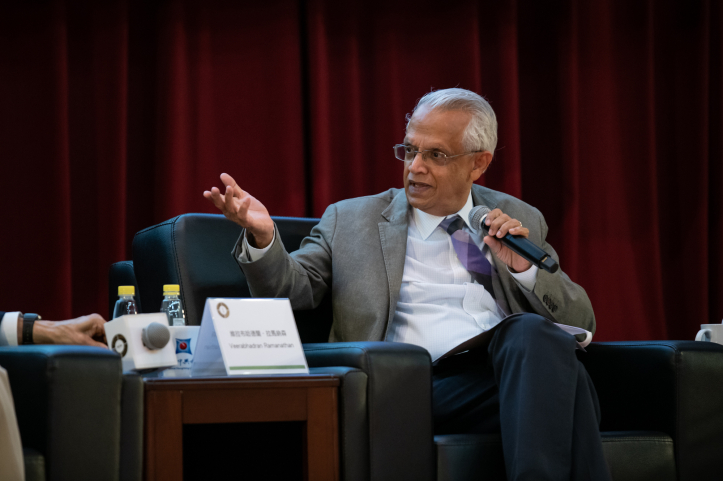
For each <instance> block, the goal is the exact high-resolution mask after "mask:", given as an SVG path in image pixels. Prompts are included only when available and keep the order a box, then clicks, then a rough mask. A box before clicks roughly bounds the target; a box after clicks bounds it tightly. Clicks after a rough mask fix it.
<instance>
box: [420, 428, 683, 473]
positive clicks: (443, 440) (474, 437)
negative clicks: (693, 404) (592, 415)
mask: <svg viewBox="0 0 723 481" xmlns="http://www.w3.org/2000/svg"><path fill="white" fill-rule="evenodd" d="M601 436H602V441H603V451H604V452H605V459H607V462H608V466H610V472H611V474H612V478H613V480H614V481H628V480H636V481H647V480H651V481H653V480H655V481H668V480H670V481H674V480H675V479H676V474H675V457H674V453H673V440H672V439H671V438H670V436H668V435H666V434H663V433H658V432H650V431H615V432H603V433H601ZM434 444H435V445H436V448H437V481H466V480H475V481H498V480H499V481H503V480H505V479H507V478H506V475H505V465H504V460H503V457H502V439H501V438H500V436H499V435H496V434H446V435H440V436H435V437H434Z"/></svg>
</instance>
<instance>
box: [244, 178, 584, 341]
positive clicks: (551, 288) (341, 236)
mask: <svg viewBox="0 0 723 481" xmlns="http://www.w3.org/2000/svg"><path fill="white" fill-rule="evenodd" d="M472 199H473V201H474V204H475V205H480V204H483V205H486V206H487V207H489V208H490V209H494V208H500V209H501V210H502V212H504V213H506V214H508V215H509V216H510V217H512V218H515V219H518V220H519V221H520V222H522V224H523V225H524V226H525V227H527V228H528V229H529V230H530V235H529V239H530V240H531V241H532V242H534V243H535V244H537V245H538V246H540V247H541V248H542V249H543V250H545V251H546V252H547V253H549V254H551V255H552V256H553V257H554V258H555V260H557V261H558V262H559V259H558V256H557V253H556V252H555V250H554V249H553V248H552V246H550V245H549V244H547V242H545V237H546V235H547V224H546V223H545V219H544V218H543V216H542V214H541V213H540V211H538V210H537V209H535V208H534V207H532V206H530V205H528V204H526V203H524V202H522V201H521V200H519V199H516V198H515V197H512V196H510V195H507V194H504V193H502V192H497V191H494V190H491V189H488V188H486V187H482V186H479V185H473V187H472ZM409 209H410V206H409V203H408V202H407V198H406V195H405V192H404V190H400V189H390V190H388V191H386V192H382V193H381V194H377V195H373V196H369V197H359V198H355V199H348V200H344V201H341V202H338V203H336V204H332V205H330V206H329V207H328V208H327V210H326V212H325V213H324V215H323V216H322V218H321V221H320V222H319V224H318V225H317V226H316V227H314V229H313V230H312V231H311V234H310V236H309V237H307V238H306V239H304V241H303V242H302V244H301V247H300V248H299V250H297V251H295V252H293V253H291V254H288V253H287V252H286V250H285V249H284V246H283V243H282V242H281V241H280V236H279V233H278V231H277V233H276V241H275V242H274V244H273V245H272V246H271V248H270V249H269V250H268V251H267V253H266V255H265V256H264V257H262V258H261V259H259V260H258V261H256V262H241V261H239V265H240V266H241V268H242V269H243V271H244V273H245V275H246V278H247V280H248V283H249V287H250V290H251V294H252V295H253V296H254V297H277V298H279V297H281V298H285V297H288V298H289V299H290V300H291V305H292V307H293V309H311V308H314V307H316V306H317V305H319V303H320V302H321V300H322V299H323V297H324V296H325V295H326V294H327V293H328V292H329V290H331V296H332V308H333V312H334V322H333V325H332V329H331V333H330V335H329V341H330V342H337V341H382V340H384V339H385V338H386V333H387V329H388V328H389V325H390V324H391V322H392V319H393V317H394V312H395V309H396V305H397V300H398V298H399V290H400V288H401V285H402V272H403V270H404V260H405V254H406V248H407V227H408V223H409V220H408V219H409V217H408V212H409ZM244 235H245V232H242V234H241V236H242V237H241V239H242V238H243V236H244ZM241 239H240V240H241ZM234 252H235V253H236V254H238V252H240V242H239V243H237V245H236V248H235V249H234ZM234 257H236V258H237V259H238V256H237V255H234ZM494 261H495V267H496V268H497V272H498V273H499V275H498V276H496V277H495V278H494V279H493V280H494V284H493V287H494V291H495V296H496V297H497V298H498V299H499V298H500V296H503V297H504V298H505V299H506V300H507V304H508V305H509V307H510V309H511V311H512V312H513V313H517V312H534V313H537V314H540V315H541V316H544V317H546V318H548V319H550V320H553V321H555V322H558V323H561V324H569V325H571V326H578V327H582V328H584V329H587V330H588V331H593V332H594V330H595V316H594V314H593V311H592V306H591V304H590V300H589V299H588V297H587V294H586V293H585V290H584V289H583V288H582V287H580V286H578V285H577V284H575V283H574V282H572V281H571V280H570V278H569V277H567V275H566V274H564V273H563V272H562V270H558V271H557V272H556V273H555V274H550V273H548V272H545V271H543V270H541V269H540V271H539V273H538V274H537V282H536V284H535V288H534V290H533V291H531V292H527V291H526V290H525V289H522V288H520V286H519V285H518V284H517V282H516V281H515V279H514V278H513V277H512V276H511V275H510V274H509V271H508V270H507V266H506V265H505V264H503V263H502V262H500V261H499V260H498V259H497V258H494Z"/></svg>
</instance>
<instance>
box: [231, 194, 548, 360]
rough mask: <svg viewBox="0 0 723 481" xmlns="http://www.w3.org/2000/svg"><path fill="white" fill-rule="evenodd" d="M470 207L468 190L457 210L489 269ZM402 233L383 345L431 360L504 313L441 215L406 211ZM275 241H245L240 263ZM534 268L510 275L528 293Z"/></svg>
mask: <svg viewBox="0 0 723 481" xmlns="http://www.w3.org/2000/svg"><path fill="white" fill-rule="evenodd" d="M473 206H474V204H473V202H472V191H471V190H470V193H469V195H468V197H467V202H466V204H465V205H464V207H462V209H460V210H459V212H457V214H459V216H460V217H461V218H462V219H463V220H464V222H465V229H466V230H467V231H468V232H470V234H471V236H472V239H473V240H474V241H475V243H476V244H477V246H482V248H483V252H484V255H485V257H486V258H487V260H488V261H490V264H491V265H492V269H493V270H494V269H495V267H494V263H493V262H492V253H491V252H489V249H488V248H487V245H486V244H484V243H483V242H482V241H481V237H480V235H479V234H478V233H475V232H474V231H473V230H472V229H471V228H470V227H469V224H468V220H467V217H468V216H469V212H470V210H472V207H473ZM409 216H410V218H409V227H408V229H407V253H406V258H405V260H404V272H403V274H402V287H401V289H400V292H399V301H398V302H397V307H396V311H395V313H394V318H393V320H392V324H391V326H389V329H388V332H387V338H386V340H387V341H395V342H406V343H409V344H416V345H418V346H422V347H423V348H425V349H427V350H428V351H429V353H430V354H431V356H432V360H436V359H437V358H438V357H440V356H441V355H442V354H444V353H446V352H447V351H449V350H450V349H452V348H453V347H455V346H458V345H459V344H461V343H463V342H464V341H466V340H468V339H470V338H472V337H474V336H476V335H477V334H480V333H482V332H484V331H486V330H489V329H491V328H493V327H494V326H496V325H497V324H498V323H499V322H500V321H501V320H502V319H504V318H505V317H506V316H507V315H509V307H508V306H507V305H506V303H505V302H504V300H498V301H495V299H494V298H493V297H492V296H491V295H490V293H489V292H487V291H486V290H485V288H484V287H483V286H482V285H481V284H478V283H477V282H475V281H473V280H472V275H471V274H470V273H469V271H467V269H465V267H464V266H463V265H462V263H461V262H460V260H459V259H458V258H457V254H456V253H455V250H454V246H453V245H452V238H451V237H450V236H449V234H447V232H446V231H444V230H443V229H441V228H438V226H439V224H440V222H442V221H443V220H444V219H445V217H438V216H435V215H431V214H427V213H426V212H422V211H421V210H419V209H411V210H410V213H409ZM275 240H276V234H275V233H274V240H272V241H271V244H269V245H268V246H267V247H266V248H264V249H256V248H255V247H253V246H251V245H250V244H249V243H248V241H247V240H246V238H245V237H244V239H243V242H242V243H241V249H240V252H239V253H238V258H239V260H242V261H257V260H259V259H261V258H262V257H263V256H264V254H265V253H266V252H267V251H268V250H269V249H270V248H271V245H273V243H274V242H275ZM537 270H538V269H537V267H536V266H534V265H533V266H532V267H530V268H529V269H528V270H526V271H525V272H519V273H515V272H512V271H510V274H512V276H513V277H514V278H515V280H516V281H517V283H518V284H519V285H520V288H522V289H526V290H528V291H531V290H532V289H534V287H535V282H536V279H537Z"/></svg>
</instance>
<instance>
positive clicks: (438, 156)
mask: <svg viewBox="0 0 723 481" xmlns="http://www.w3.org/2000/svg"><path fill="white" fill-rule="evenodd" d="M477 152H483V151H482V150H475V151H473V152H465V153H463V154H457V155H447V154H445V153H444V152H440V151H438V150H415V148H414V147H412V146H411V145H404V144H397V145H395V146H394V157H396V158H397V159H399V160H401V161H404V162H412V161H414V158H415V157H416V156H417V154H422V160H424V161H425V162H431V163H433V164H434V165H438V166H440V167H443V166H445V165H447V160H449V159H454V158H455V157H461V156H463V155H469V154H475V153H477Z"/></svg>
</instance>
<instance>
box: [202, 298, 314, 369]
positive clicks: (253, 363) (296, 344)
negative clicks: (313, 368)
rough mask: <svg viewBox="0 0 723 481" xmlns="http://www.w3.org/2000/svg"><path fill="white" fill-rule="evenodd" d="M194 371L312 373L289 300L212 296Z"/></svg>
mask: <svg viewBox="0 0 723 481" xmlns="http://www.w3.org/2000/svg"><path fill="white" fill-rule="evenodd" d="M192 369H193V371H192V375H194V376H210V375H223V374H224V373H225V374H227V375H229V376H243V375H259V374H308V373H309V367H308V365H307V363H306V356H304V350H303V348H302V346H301V339H300V338H299V331H298V330H297V329H296V321H295V320H294V313H293V312H292V311H291V304H290V303H289V300H288V299H221V298H208V299H206V306H205V307H204V310H203V319H202V320H201V332H200V333H199V335H198V342H197V344H196V354H195V357H194V360H193V368H192Z"/></svg>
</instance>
